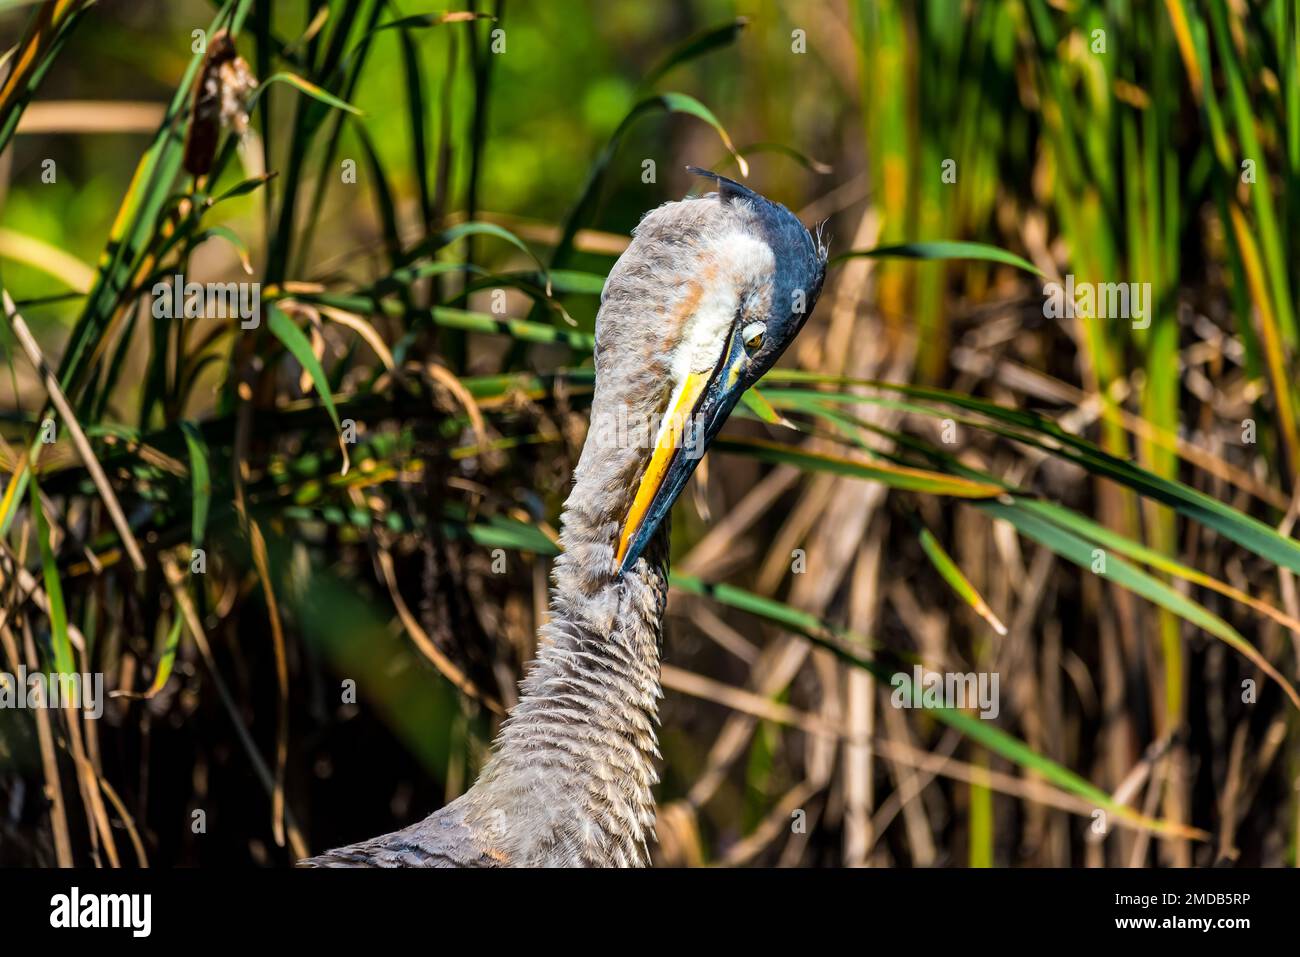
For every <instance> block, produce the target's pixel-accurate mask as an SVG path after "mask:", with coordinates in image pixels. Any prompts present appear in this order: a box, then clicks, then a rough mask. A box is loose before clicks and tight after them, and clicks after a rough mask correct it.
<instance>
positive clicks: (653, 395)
mask: <svg viewBox="0 0 1300 957" xmlns="http://www.w3.org/2000/svg"><path fill="white" fill-rule="evenodd" d="M691 169H692V172H695V173H697V174H699V175H702V176H707V177H710V178H712V179H713V180H714V181H715V182H716V183H717V191H716V192H713V193H709V194H707V195H705V196H702V197H699V198H693V199H685V200H682V201H681V202H674V203H667V204H665V205H663V206H660V207H659V208H658V209H655V210H652V211H651V212H649V213H647V214H646V215H645V217H644V218H643V219H642V220H641V223H640V225H639V226H638V227H637V229H636V230H635V233H634V238H633V240H632V243H631V245H629V246H628V249H627V251H626V252H624V253H623V255H622V256H621V257H620V258H619V260H618V262H617V263H616V264H615V265H614V268H613V270H612V271H611V272H610V274H609V279H608V280H607V282H606V283H605V289H604V292H603V293H602V295H601V307H600V313H599V315H598V316H597V318H596V386H595V395H594V397H593V400H592V406H591V426H590V428H589V430H588V435H587V440H586V443H585V445H584V446H583V449H582V456H581V458H580V459H579V461H578V466H577V469H576V470H575V472H574V483H573V492H572V493H571V494H570V495H569V498H568V500H567V501H566V502H565V504H564V513H563V520H562V521H563V524H562V529H561V532H560V543H561V546H562V549H563V552H562V554H561V555H560V557H559V558H558V559H556V562H555V568H554V571H553V573H552V590H551V601H550V620H549V621H548V622H547V624H546V625H545V626H544V627H543V628H542V629H541V631H540V634H539V641H538V648H539V650H538V653H537V659H536V660H535V661H534V662H533V663H532V665H531V666H530V667H529V669H528V672H527V676H526V677H525V679H524V681H523V683H522V685H521V697H520V700H519V703H518V704H517V705H516V706H515V707H514V709H513V710H512V711H511V713H510V716H509V717H508V718H507V720H506V721H505V723H504V724H503V726H502V728H501V732H500V734H499V735H498V736H497V739H496V742H495V745H494V747H493V753H492V756H491V758H490V759H489V760H488V762H487V764H486V766H485V767H484V768H483V773H482V774H481V775H480V777H479V779H478V781H477V782H476V783H475V784H474V786H473V787H472V788H470V789H469V791H467V792H466V793H465V794H463V795H462V796H461V797H459V798H457V799H456V800H455V801H452V802H451V803H450V804H448V805H447V806H446V807H444V808H443V809H442V810H440V811H437V812H436V813H434V814H432V815H431V816H429V817H427V818H425V819H424V820H423V821H420V822H419V823H418V824H413V825H411V826H409V827H406V828H404V829H402V830H400V831H395V832H394V833H392V834H385V835H383V836H381V837H376V838H374V839H372V840H368V841H364V842H362V843H360V844H353V845H350V846H348V847H341V848H338V849H337V850H333V851H329V852H327V853H325V854H323V855H321V856H319V857H315V858H312V859H310V860H308V861H304V862H303V863H304V864H306V865H309V866H333V867H348V866H362V867H364V866H374V867H439V866H453V867H454V866H462V867H493V866H546V865H549V866H637V865H644V864H646V863H648V861H649V848H648V846H647V842H648V839H649V838H651V837H652V836H653V834H654V818H655V808H654V799H653V797H652V795H651V788H652V787H653V785H654V784H655V783H656V782H657V781H658V775H657V773H656V771H655V766H654V762H655V759H656V758H657V757H658V756H659V752H658V748H657V742H656V738H655V726H656V724H657V723H658V702H659V698H660V697H661V696H662V692H661V690H660V685H659V646H660V640H661V637H662V631H663V615H664V608H665V605H666V603H667V598H668V513H669V510H670V509H671V508H672V505H673V502H674V501H675V500H676V499H677V496H678V494H679V493H680V492H681V490H682V488H683V487H684V486H685V485H686V481H687V479H689V478H690V476H691V473H692V472H693V471H694V470H695V466H696V464H697V463H698V461H699V458H700V456H701V455H703V453H704V450H705V449H706V448H707V447H708V445H709V443H711V442H712V441H713V439H714V437H715V436H716V435H717V434H718V431H719V430H720V429H721V428H722V424H723V422H724V421H725V420H726V418H727V416H728V414H729V413H730V412H731V410H732V408H734V407H735V405H736V402H737V401H738V400H739V399H740V396H741V393H743V392H744V391H745V389H747V388H748V387H749V386H751V385H753V384H754V383H755V382H756V381H757V380H758V379H759V377H760V376H762V375H763V373H765V372H766V371H767V370H768V369H769V368H771V366H772V364H773V363H774V362H776V360H777V358H778V357H779V356H780V355H781V353H782V352H784V351H785V348H786V346H788V345H789V344H790V342H791V341H792V340H793V339H794V337H795V335H796V334H797V333H798V331H799V329H800V328H801V327H802V326H803V323H804V320H805V319H806V318H807V316H808V313H809V312H810V311H811V310H812V307H813V304H814V303H815V302H816V299H817V296H818V294H819V293H820V292H821V286H822V279H823V278H824V276H825V270H826V249H825V247H824V246H823V245H822V243H821V241H820V238H818V239H817V240H814V238H813V237H812V235H811V234H810V233H809V232H808V230H807V229H806V228H805V227H804V226H803V225H802V224H801V223H800V222H799V220H798V219H796V218H795V216H794V215H793V214H792V213H791V212H790V211H789V210H788V209H786V208H785V207H784V206H781V205H779V204H777V203H773V202H771V201H770V200H768V199H766V198H764V197H762V196H760V195H758V194H757V193H755V192H753V191H752V190H750V189H748V188H747V187H745V186H742V185H740V184H739V183H736V182H733V181H731V180H729V179H727V178H725V177H723V176H718V175H717V174H715V173H708V172H705V171H703V170H696V169H694V168H691ZM645 423H653V426H652V427H650V428H647V429H642V428H640V427H639V426H641V425H642V424H645ZM638 433H640V434H644V435H645V436H646V437H647V439H648V440H647V441H638V440H637V435H638Z"/></svg>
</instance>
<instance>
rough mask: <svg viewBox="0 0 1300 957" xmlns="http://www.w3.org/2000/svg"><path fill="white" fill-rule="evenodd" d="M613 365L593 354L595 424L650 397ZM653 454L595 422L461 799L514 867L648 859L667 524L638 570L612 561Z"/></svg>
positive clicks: (665, 592)
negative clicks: (542, 593) (543, 601)
mask: <svg viewBox="0 0 1300 957" xmlns="http://www.w3.org/2000/svg"><path fill="white" fill-rule="evenodd" d="M608 371H609V370H601V369H600V368H599V360H598V374H597V386H596V394H595V397H594V399H593V404H592V417H593V423H595V422H596V421H597V420H598V417H600V416H602V415H609V414H617V409H618V407H619V406H620V405H622V406H623V407H624V408H626V409H629V410H630V411H631V412H632V413H633V414H636V413H638V412H639V411H640V409H639V407H638V406H636V405H635V404H634V401H635V402H641V403H643V404H647V405H648V403H647V402H646V399H645V398H643V397H644V396H645V394H646V391H647V390H645V389H644V388H643V384H642V383H638V382H637V381H635V377H633V378H629V377H626V376H611V375H609V374H608ZM602 372H604V373H605V374H602ZM633 397H636V398H635V400H634V401H633ZM651 401H653V400H651ZM647 456H648V451H647V450H646V449H644V448H639V447H635V446H634V445H630V444H627V443H623V444H619V443H608V442H598V441H596V440H595V438H594V429H593V430H592V431H589V433H588V440H587V442H586V445H585V446H584V448H583V453H582V457H581V459H580V461H579V464H578V468H577V470H576V472H575V482H574V488H573V492H572V494H571V495H570V496H569V499H568V501H567V502H566V503H565V508H564V516H563V520H562V527H561V545H562V548H563V552H562V554H561V555H560V557H559V558H558V559H556V563H555V568H554V570H553V573H552V583H553V587H552V591H551V602H550V620H549V622H548V623H547V624H546V625H545V626H543V628H542V629H541V631H540V633H539V636H538V654H537V659H536V660H535V661H534V662H533V663H532V664H531V665H530V666H529V669H528V673H527V676H526V677H525V679H524V681H523V684H522V686H521V691H522V697H521V698H520V701H519V703H518V704H517V705H516V706H515V707H514V709H513V710H512V711H511V713H510V716H509V718H508V719H507V720H506V722H505V724H504V725H503V727H502V730H501V734H500V735H499V737H498V738H497V741H496V744H495V747H494V754H493V756H492V758H491V759H490V760H489V762H488V765H487V766H486V767H485V768H484V771H483V774H482V777H481V778H480V780H479V783H478V784H477V785H476V786H475V788H474V789H472V791H471V792H470V794H469V795H467V798H468V799H469V801H468V803H469V807H470V812H469V813H470V820H471V823H473V824H475V825H477V826H478V827H481V828H484V829H485V830H486V831H487V833H488V835H489V837H490V839H491V841H492V842H493V844H494V845H495V846H497V847H499V848H500V849H501V850H502V851H503V852H504V853H505V855H506V856H507V858H508V859H510V860H511V861H512V862H515V863H519V864H558V865H575V864H579V865H580V864H587V865H593V864H594V865H605V866H620V865H621V866H627V865H637V864H645V863H647V862H648V848H647V844H648V841H649V840H650V839H652V838H653V834H654V799H653V796H652V794H651V788H652V786H653V785H654V784H655V783H656V782H657V781H658V776H657V774H656V771H655V768H654V761H655V759H656V758H658V757H659V752H658V747H657V740H656V735H655V729H656V725H657V723H658V702H659V698H660V697H661V694H662V693H661V690H660V684H659V647H660V641H661V638H662V629H663V615H664V608H665V606H666V603H667V597H668V528H667V522H665V523H664V525H663V526H662V527H661V528H660V529H659V531H658V532H657V533H656V535H655V537H654V539H653V540H652V542H651V544H650V547H649V548H648V549H647V550H646V552H645V553H644V555H643V558H642V560H641V561H639V562H638V563H637V565H636V567H635V568H633V569H631V570H629V571H628V572H627V573H626V574H624V575H622V576H619V575H618V573H617V565H616V563H615V561H614V550H615V546H616V544H617V540H618V535H619V532H620V531H621V528H622V524H623V521H624V519H625V517H626V515H627V510H628V507H629V505H630V491H629V490H630V489H633V488H635V481H634V477H635V476H636V475H637V474H639V472H640V470H641V469H642V468H643V467H644V464H645V460H646V457H647Z"/></svg>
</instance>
